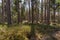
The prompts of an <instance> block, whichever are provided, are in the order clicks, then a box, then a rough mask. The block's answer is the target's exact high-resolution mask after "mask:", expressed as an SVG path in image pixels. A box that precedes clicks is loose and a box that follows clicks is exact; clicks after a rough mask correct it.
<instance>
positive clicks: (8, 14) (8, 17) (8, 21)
mask: <svg viewBox="0 0 60 40" xmlns="http://www.w3.org/2000/svg"><path fill="white" fill-rule="evenodd" d="M6 13H7V23H8V26H10V25H11V11H10V0H7V1H6Z"/></svg>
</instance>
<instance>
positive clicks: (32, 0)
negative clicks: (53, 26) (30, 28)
mask: <svg viewBox="0 0 60 40" xmlns="http://www.w3.org/2000/svg"><path fill="white" fill-rule="evenodd" d="M31 2H32V4H31V6H32V24H33V23H34V0H31Z"/></svg>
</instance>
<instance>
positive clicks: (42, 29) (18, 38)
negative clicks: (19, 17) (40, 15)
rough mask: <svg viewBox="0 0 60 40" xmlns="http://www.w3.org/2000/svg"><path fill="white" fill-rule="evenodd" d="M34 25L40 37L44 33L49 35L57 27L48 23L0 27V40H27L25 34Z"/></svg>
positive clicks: (29, 32) (28, 32) (29, 31)
mask: <svg viewBox="0 0 60 40" xmlns="http://www.w3.org/2000/svg"><path fill="white" fill-rule="evenodd" d="M33 26H34V27H35V34H36V35H37V36H38V37H39V38H40V39H41V38H42V37H43V36H44V35H51V34H53V33H54V32H56V31H57V30H58V29H59V28H58V27H53V26H49V25H39V24H34V25H32V24H29V25H21V26H14V27H6V26H5V27H2V26H1V27H0V40H29V39H28V37H27V36H28V35H27V34H31V29H32V28H31V27H33ZM32 33H33V32H32Z"/></svg>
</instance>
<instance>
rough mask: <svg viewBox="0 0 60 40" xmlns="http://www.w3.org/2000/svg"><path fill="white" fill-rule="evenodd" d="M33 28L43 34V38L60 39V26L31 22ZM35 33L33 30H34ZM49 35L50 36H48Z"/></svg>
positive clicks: (46, 39) (49, 39) (44, 39)
mask: <svg viewBox="0 0 60 40" xmlns="http://www.w3.org/2000/svg"><path fill="white" fill-rule="evenodd" d="M29 25H30V26H31V29H32V28H35V30H37V31H38V33H41V34H42V35H43V37H42V39H41V40H60V38H59V37H60V36H59V34H60V27H57V26H50V25H43V24H41V25H40V24H29ZM32 33H33V32H32ZM56 34H57V35H56ZM47 35H48V36H47Z"/></svg>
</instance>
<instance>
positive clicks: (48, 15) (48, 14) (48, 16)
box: [47, 0, 50, 25]
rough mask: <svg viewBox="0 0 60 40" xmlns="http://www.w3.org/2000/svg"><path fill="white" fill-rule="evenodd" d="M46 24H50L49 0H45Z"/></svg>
mask: <svg viewBox="0 0 60 40" xmlns="http://www.w3.org/2000/svg"><path fill="white" fill-rule="evenodd" d="M47 24H48V25H49V24H50V0H47Z"/></svg>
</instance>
